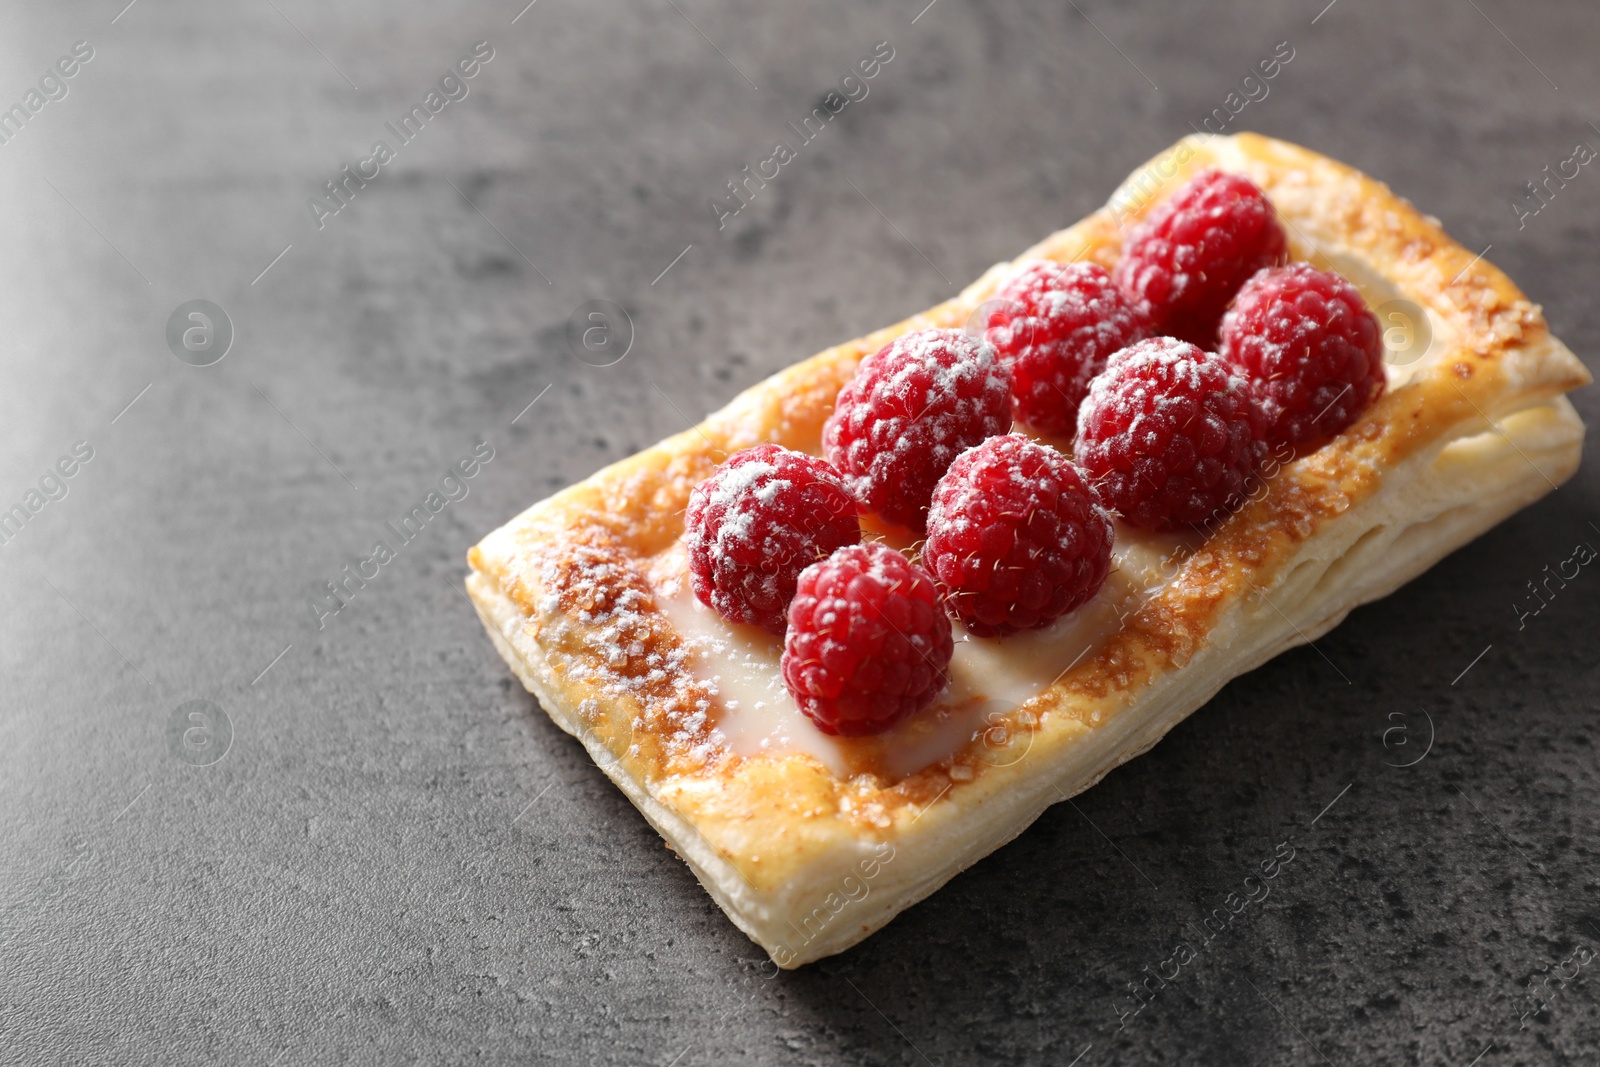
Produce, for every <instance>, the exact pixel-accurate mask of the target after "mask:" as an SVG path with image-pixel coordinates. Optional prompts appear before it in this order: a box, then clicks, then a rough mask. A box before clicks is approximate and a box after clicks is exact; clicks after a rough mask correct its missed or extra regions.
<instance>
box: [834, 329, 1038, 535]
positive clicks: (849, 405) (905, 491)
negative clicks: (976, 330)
mask: <svg viewBox="0 0 1600 1067" xmlns="http://www.w3.org/2000/svg"><path fill="white" fill-rule="evenodd" d="M1010 425H1011V376H1010V375H1009V374H1008V373H1007V372H1006V369H1005V367H1004V365H1002V364H1001V363H1000V361H999V358H998V357H997V356H996V355H995V352H994V349H993V348H990V347H989V345H987V344H985V343H984V342H982V341H976V340H974V339H972V338H970V337H967V336H965V335H964V334H962V333H961V332H960V331H958V330H921V331H918V332H916V333H908V334H905V335H904V336H902V337H898V338H896V339H895V340H893V341H891V342H890V343H889V344H887V345H885V346H883V348H882V349H880V350H879V351H878V352H876V353H875V354H873V355H870V356H868V357H867V358H866V359H863V360H862V361H861V366H860V367H859V368H857V370H856V376H855V377H854V378H852V379H851V380H850V381H849V383H848V384H846V385H845V387H844V388H843V389H841V390H839V403H838V406H837V407H836V408H835V409H834V412H833V414H832V415H830V416H828V421H827V423H826V424H825V425H824V426H823V429H822V447H823V450H824V451H825V452H826V453H827V456H828V459H829V461H830V462H832V463H833V465H834V466H835V467H838V468H839V471H840V473H841V474H843V475H844V481H845V484H846V485H848V486H849V487H850V491H851V492H852V493H853V494H855V498H856V500H857V501H858V502H860V504H861V506H862V507H863V508H865V509H867V510H868V511H875V512H877V513H878V514H879V515H881V516H883V517H884V518H885V519H888V520H889V521H890V522H897V523H900V524H901V525H904V526H909V527H911V528H912V529H913V530H919V531H920V530H921V529H922V524H923V520H924V519H925V518H926V516H927V514H928V500H929V498H930V497H932V496H933V486H934V483H935V482H937V481H938V480H939V476H940V475H942V474H943V473H944V472H945V471H946V470H947V469H948V468H949V466H950V462H951V461H952V460H953V459H955V458H956V456H958V455H960V454H961V452H962V451H963V450H965V449H967V448H970V447H972V446H973V445H975V444H977V443H978V442H979V441H982V440H983V439H984V438H985V437H991V436H993V435H994V434H997V433H1005V431H1006V429H1007V428H1008V427H1009V426H1010Z"/></svg>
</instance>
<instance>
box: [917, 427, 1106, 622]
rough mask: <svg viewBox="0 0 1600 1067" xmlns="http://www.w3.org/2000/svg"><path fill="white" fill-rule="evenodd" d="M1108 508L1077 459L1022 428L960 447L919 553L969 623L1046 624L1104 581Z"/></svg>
mask: <svg viewBox="0 0 1600 1067" xmlns="http://www.w3.org/2000/svg"><path fill="white" fill-rule="evenodd" d="M1111 536H1112V534H1111V516H1109V515H1107V514H1106V512H1105V509H1104V508H1102V507H1101V506H1100V505H1099V504H1097V503H1096V502H1095V499H1094V496H1093V494H1092V493H1091V492H1090V490H1089V487H1088V485H1087V484H1086V483H1085V482H1084V479H1083V476H1082V475H1081V474H1079V473H1078V468H1077V467H1075V466H1073V465H1072V462H1071V461H1070V460H1068V459H1067V457H1065V456H1063V455H1062V454H1061V453H1060V452H1057V451H1056V450H1055V449H1053V448H1051V447H1049V446H1048V445H1041V444H1038V443H1036V442H1034V441H1030V440H1029V439H1028V438H1026V437H1024V436H1022V435H1021V434H1007V435H1006V436H1004V437H991V438H989V439H988V440H987V441H985V442H984V443H983V444H981V445H979V446H977V447H976V448H969V449H967V451H965V452H963V453H961V455H960V456H958V457H956V461H955V462H954V463H952V464H951V465H950V469H949V470H948V471H946V472H945V476H944V477H943V478H941V479H939V485H938V486H937V488H935V489H934V491H933V507H932V508H930V509H929V511H928V542H927V544H926V545H925V546H924V547H923V549H922V562H923V565H924V566H926V567H927V568H928V569H929V570H931V571H932V572H933V574H934V577H935V578H937V579H938V581H939V585H940V587H941V588H942V590H943V591H944V594H945V602H946V603H947V604H948V605H949V606H950V608H951V610H952V611H954V612H955V613H956V615H957V616H958V617H959V618H960V619H961V622H962V623H963V625H965V626H966V628H967V630H968V632H970V633H973V634H976V635H977V636H979V637H999V636H1003V635H1005V634H1009V633H1013V632H1015V631H1017V630H1032V629H1038V628H1039V627H1042V626H1048V625H1050V624H1051V623H1052V622H1054V621H1055V620H1056V619H1059V618H1060V617H1061V616H1063V615H1065V614H1066V613H1067V612H1069V611H1071V610H1072V609H1073V608H1076V607H1078V606H1079V605H1080V604H1082V603H1083V602H1084V601H1086V600H1088V599H1089V598H1090V597H1092V596H1094V594H1095V593H1096V592H1097V591H1099V589H1100V585H1101V583H1102V582H1104V581H1105V580H1106V572H1107V570H1108V569H1109V568H1110V565H1111Z"/></svg>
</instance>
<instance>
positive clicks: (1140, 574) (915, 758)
mask: <svg viewBox="0 0 1600 1067" xmlns="http://www.w3.org/2000/svg"><path fill="white" fill-rule="evenodd" d="M1181 543H1182V542H1181V540H1180V539H1178V538H1175V537H1164V536H1161V535H1154V534H1148V533H1144V532H1142V531H1136V530H1132V529H1130V528H1128V527H1125V526H1121V525H1118V527H1117V539H1116V547H1115V548H1114V549H1113V552H1112V559H1113V564H1112V568H1113V569H1112V572H1111V574H1110V575H1109V576H1108V577H1107V579H1106V583H1105V585H1104V586H1102V587H1101V589H1100V592H1099V593H1098V594H1096V595H1095V597H1094V598H1093V599H1092V600H1090V601H1089V602H1088V603H1086V604H1084V605H1082V606H1081V607H1079V608H1078V609H1077V610H1075V611H1072V612H1069V613H1068V614H1067V615H1066V616H1064V617H1063V618H1061V619H1058V620H1057V621H1056V622H1055V624H1054V625H1052V626H1049V627H1047V628H1045V629H1042V630H1034V631H1029V632H1025V633H1019V634H1013V635H1011V636H1009V637H1002V638H995V637H988V638H981V637H974V636H972V635H971V634H969V633H967V632H966V630H964V629H963V628H962V626H961V624H960V623H955V624H954V629H955V653H954V655H953V656H952V657H951V660H950V684H949V685H948V686H946V687H945V689H944V691H943V692H942V693H940V694H939V697H938V699H937V700H936V701H935V702H934V704H933V705H932V706H931V707H929V708H928V709H927V710H926V711H923V712H921V713H919V714H917V715H914V716H912V717H911V718H909V719H907V720H906V721H904V722H901V723H900V724H898V725H896V726H895V727H893V728H892V729H890V730H889V731H887V732H885V733H883V734H880V735H878V736H877V737H876V738H875V739H873V740H872V741H871V742H863V741H862V740H858V739H851V738H841V737H832V736H830V735H828V734H825V733H823V732H822V731H821V730H819V729H817V727H816V725H815V724H813V723H812V722H811V720H810V719H808V718H806V716H805V715H804V713H802V712H801V711H800V709H799V708H798V707H797V706H796V705H795V702H794V699H793V698H792V697H791V696H790V695H789V691H788V689H787V688H786V687H785V686H784V684H783V675H782V671H781V668H780V660H781V657H782V655H783V641H782V640H781V639H780V638H777V637H774V636H772V635H771V634H769V633H767V632H766V631H765V630H761V629H758V628H756V627H753V626H736V625H734V624H731V623H728V622H727V621H725V620H723V619H722V618H721V617H720V616H718V615H717V614H716V612H714V611H712V610H711V609H710V608H708V607H706V606H705V605H704V604H702V603H700V601H699V600H698V599H697V598H696V597H695V595H694V593H693V592H692V591H691V590H690V588H689V583H688V582H687V580H682V581H678V582H676V583H674V584H675V586H676V588H675V589H671V588H670V587H669V589H664V590H663V591H662V595H661V596H660V598H659V604H660V607H661V610H662V611H663V612H664V613H665V614H666V616H667V617H668V618H669V619H670V620H671V621H672V625H673V628H674V629H676V630H677V632H678V634H679V635H680V637H681V638H682V639H683V640H684V642H685V643H686V644H687V645H688V646H689V648H690V650H691V656H690V660H689V663H690V667H691V669H692V670H693V671H694V672H695V674H696V676H697V677H699V678H700V679H701V680H702V681H704V682H706V683H708V684H709V685H710V686H711V687H713V688H714V689H715V690H716V702H717V709H716V715H715V721H716V724H717V725H716V733H717V740H718V741H720V742H721V743H722V744H725V745H727V747H728V749H729V750H730V751H732V752H735V753H737V754H739V755H741V756H753V755H758V754H763V753H766V754H781V753H786V752H806V753H809V754H810V755H812V756H815V757H816V758H817V759H818V760H820V761H821V762H822V763H823V764H824V765H825V766H826V767H828V769H829V770H831V771H833V772H834V773H835V774H837V775H840V776H841V777H843V776H847V775H848V774H850V773H851V769H852V763H853V762H854V761H853V760H852V759H851V757H852V755H853V754H856V753H858V752H859V751H860V749H861V747H862V746H863V745H864V744H867V743H870V744H872V745H873V747H874V749H875V750H876V751H877V752H878V761H879V765H880V766H881V767H882V769H883V770H884V771H886V772H888V773H889V774H891V775H893V776H895V777H901V776H904V775H908V774H915V773H916V772H917V771H919V770H921V769H923V768H924V767H927V766H930V765H932V764H935V763H938V762H940V761H941V760H945V759H948V758H949V757H950V756H952V755H954V754H955V753H956V752H958V751H960V750H961V748H963V747H964V746H965V745H966V744H967V743H968V742H970V741H972V740H974V739H975V738H977V737H978V736H980V735H981V734H983V733H984V732H985V731H987V730H991V729H997V728H998V727H997V725H996V722H995V720H996V719H997V718H998V716H999V715H1001V714H1004V713H1007V712H1010V711H1012V710H1014V709H1016V708H1018V707H1020V706H1021V705H1022V704H1024V703H1026V702H1027V701H1028V700H1029V699H1031V698H1032V697H1034V696H1035V695H1037V694H1038V693H1039V692H1041V691H1042V690H1044V689H1046V688H1048V687H1049V685H1050V684H1051V683H1052V682H1054V681H1055V680H1056V679H1057V678H1058V677H1060V676H1061V675H1062V674H1063V673H1065V672H1066V670H1067V669H1069V668H1071V667H1072V666H1074V665H1075V664H1076V663H1077V662H1078V661H1079V660H1080V659H1081V658H1083V657H1084V656H1085V655H1088V654H1089V653H1091V652H1093V651H1094V649H1096V648H1098V647H1099V646H1100V645H1101V644H1102V643H1103V642H1104V641H1105V640H1106V639H1107V638H1108V637H1110V636H1111V635H1112V634H1114V633H1116V631H1117V630H1118V629H1119V628H1120V627H1121V625H1122V620H1123V619H1125V618H1126V617H1128V616H1129V615H1131V614H1132V613H1133V612H1134V611H1135V610H1137V608H1138V607H1139V606H1140V604H1141V602H1142V601H1143V600H1145V599H1147V598H1149V597H1150V596H1152V595H1153V594H1155V593H1156V592H1158V591H1159V590H1160V589H1161V587H1162V586H1163V585H1165V584H1166V581H1167V578H1168V575H1167V574H1166V573H1165V572H1166V570H1168V569H1170V565H1167V564H1166V561H1167V560H1168V559H1169V557H1170V556H1171V554H1172V553H1174V552H1176V551H1178V549H1179V546H1180V545H1181ZM675 554H677V555H679V559H680V560H681V550H677V551H675ZM673 562H674V563H675V564H676V563H678V561H677V560H674V561H673ZM673 569H674V570H675V572H676V573H678V574H682V573H683V568H682V567H681V566H675V567H674V568H673Z"/></svg>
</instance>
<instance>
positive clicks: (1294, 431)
mask: <svg viewBox="0 0 1600 1067" xmlns="http://www.w3.org/2000/svg"><path fill="white" fill-rule="evenodd" d="M1221 353H1222V358H1223V359H1226V360H1227V361H1228V362H1229V363H1232V364H1233V366H1234V368H1235V369H1236V370H1238V372H1239V373H1240V374H1243V375H1244V376H1245V377H1247V378H1249V379H1250V380H1251V382H1252V383H1253V384H1254V386H1255V393H1256V402H1257V403H1258V404H1259V405H1260V407H1261V414H1262V417H1263V419H1264V421H1265V422H1266V424H1267V425H1266V429H1265V431H1264V436H1265V438H1266V440H1267V443H1268V444H1269V445H1276V444H1279V443H1288V444H1289V445H1291V446H1293V447H1295V448H1302V447H1304V446H1305V445H1308V444H1312V443H1314V442H1317V441H1321V440H1323V439H1324V438H1328V437H1332V436H1333V435H1334V434H1336V433H1338V432H1339V431H1341V430H1343V429H1344V428H1345V427H1347V426H1349V425H1350V424H1351V423H1352V422H1355V421H1356V417H1357V416H1359V415H1360V414H1361V413H1362V412H1363V411H1365V410H1367V408H1369V407H1371V406H1372V404H1373V402H1374V401H1376V400H1377V399H1378V397H1379V396H1381V395H1382V394H1383V387H1384V384H1385V379H1384V374H1383V337H1382V334H1381V331H1380V329H1379V326H1378V319H1377V316H1375V315H1373V313H1372V312H1371V311H1368V310H1367V304H1366V301H1364V300H1362V299H1361V293H1360V292H1359V291H1358V290H1357V289H1356V287H1355V286H1353V285H1351V284H1350V283H1349V282H1347V281H1345V280H1344V279H1343V278H1341V277H1339V276H1338V275H1337V274H1329V273H1327V272H1326V271H1320V270H1317V269H1316V268H1315V267H1313V266H1311V265H1310V264H1308V263H1295V264H1293V265H1292V266H1288V267H1278V268H1275V269H1269V270H1263V271H1261V272H1259V273H1258V274H1256V276H1255V277H1253V278H1251V279H1250V280H1249V281H1248V282H1246V283H1245V286H1244V288H1243V289H1241V290H1239V295H1238V297H1236V298H1235V299H1234V302H1233V307H1232V308H1231V309H1229V311H1228V314H1227V315H1226V316H1224V317H1223V319H1222V349H1221Z"/></svg>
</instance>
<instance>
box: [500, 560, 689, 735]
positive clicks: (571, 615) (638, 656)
mask: <svg viewBox="0 0 1600 1067" xmlns="http://www.w3.org/2000/svg"><path fill="white" fill-rule="evenodd" d="M539 583H540V585H541V586H542V589H543V595H542V596H541V597H540V599H539V602H538V603H539V612H538V614H537V615H535V616H534V617H533V618H532V619H530V620H529V622H528V627H529V629H530V631H531V634H532V636H533V637H534V638H535V639H536V640H538V641H539V643H540V646H541V648H543V649H544V651H545V654H546V656H547V657H549V658H550V659H551V660H552V663H553V665H558V666H559V668H560V669H561V670H562V671H563V672H564V673H565V674H566V675H567V678H568V681H569V682H571V683H576V684H578V685H582V686H586V687H588V688H590V689H592V690H593V691H594V692H595V693H596V694H597V696H596V697H591V698H588V699H586V700H584V701H583V702H582V703H581V704H580V707H579V710H580V714H582V715H583V716H584V717H585V719H586V720H587V721H588V722H589V725H590V726H591V727H592V728H595V727H603V726H605V725H607V724H605V723H603V722H602V715H603V712H604V711H605V710H606V709H607V708H609V707H613V706H616V707H620V708H622V709H632V708H637V709H638V710H637V716H636V718H635V721H634V725H633V731H632V732H633V736H634V739H635V740H634V742H633V745H632V747H631V748H630V753H631V754H633V755H639V740H638V739H639V738H640V736H641V735H647V736H648V737H650V738H653V739H656V740H658V741H659V742H661V743H662V744H663V745H664V747H665V749H666V752H665V753H664V755H666V756H667V757H668V760H669V761H671V762H675V763H680V764H683V763H687V764H688V765H692V766H703V765H704V764H706V763H708V762H711V761H712V760H714V759H716V758H718V757H719V755H720V747H719V746H718V745H716V744H715V743H714V741H713V738H712V732H711V723H710V720H709V718H708V713H709V711H710V710H711V696H712V693H711V691H710V689H709V688H708V687H707V686H706V685H705V684H704V683H703V682H701V681H699V680H698V678H697V677H696V676H695V674H694V673H693V672H692V671H690V670H689V669H688V651H687V650H686V649H685V648H684V647H683V645H682V643H681V642H680V641H679V640H678V639H677V637H676V636H675V635H674V633H673V631H672V628H671V627H670V626H668V625H666V623H665V620H664V618H663V617H662V616H661V614H660V612H659V611H658V609H657V606H656V603H655V598H654V596H653V595H652V593H651V592H650V589H649V587H648V586H647V584H646V583H645V581H644V578H643V576H642V575H641V574H640V573H639V572H638V571H637V570H636V569H635V567H634V566H633V565H632V564H631V563H630V562H628V560H627V558H626V557H625V556H624V555H622V553H621V552H619V551H618V550H616V549H614V548H612V547H610V546H609V545H604V544H583V543H578V544H570V545H568V546H566V548H565V550H564V551H559V552H555V553H552V554H551V555H549V556H547V557H546V558H545V559H544V561H543V563H542V565H541V566H540V567H539ZM630 717H632V716H630ZM609 725H610V726H611V727H612V728H616V726H617V724H616V723H614V722H613V723H610V724H609Z"/></svg>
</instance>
